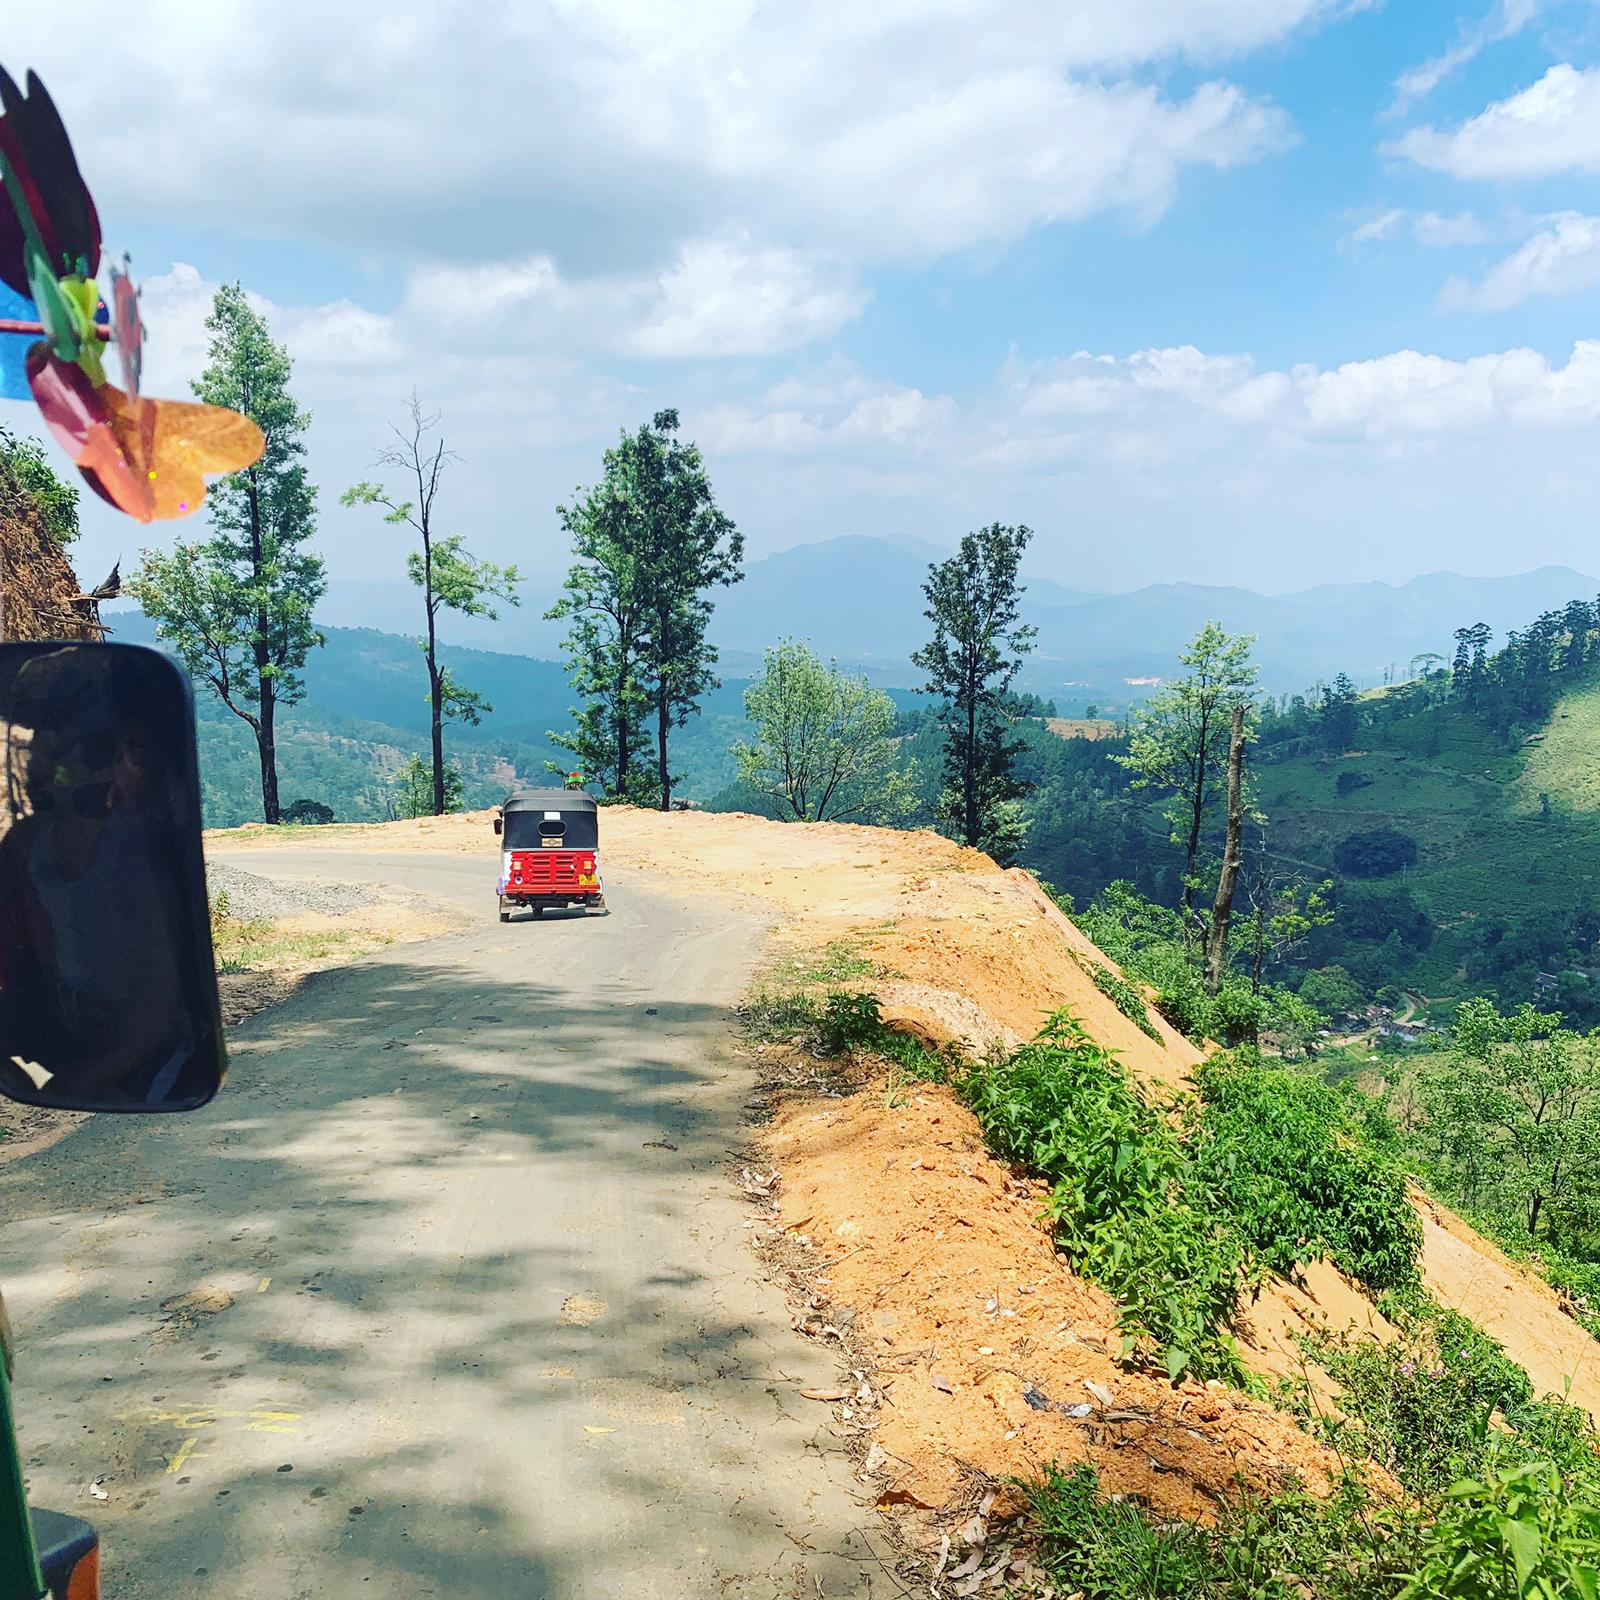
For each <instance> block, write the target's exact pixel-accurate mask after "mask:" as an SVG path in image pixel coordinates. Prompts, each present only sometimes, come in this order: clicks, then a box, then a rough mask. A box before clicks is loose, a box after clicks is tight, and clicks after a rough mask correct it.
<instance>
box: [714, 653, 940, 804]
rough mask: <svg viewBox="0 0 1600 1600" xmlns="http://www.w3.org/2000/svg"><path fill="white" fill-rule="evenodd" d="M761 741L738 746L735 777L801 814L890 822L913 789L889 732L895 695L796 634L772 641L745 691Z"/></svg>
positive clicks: (748, 712) (749, 713)
mask: <svg viewBox="0 0 1600 1600" xmlns="http://www.w3.org/2000/svg"><path fill="white" fill-rule="evenodd" d="M744 707H745V715H746V716H747V717H749V719H750V721H751V723H752V724H753V725H754V727H755V735H756V736H755V742H754V743H744V742H741V743H739V744H736V745H735V746H734V750H733V753H734V757H735V759H736V760H737V762H738V765H739V777H740V779H741V780H742V781H743V782H744V783H745V784H747V785H748V786H749V787H750V788H752V789H754V790H755V791H756V792H757V793H758V794H760V795H762V796H764V797H765V798H767V799H769V800H772V801H775V802H776V803H777V805H778V814H779V815H780V816H784V817H786V818H792V819H794V820H795V821H798V822H827V821H836V822H837V821H854V822H876V823H887V822H891V821H893V820H895V819H897V818H899V817H902V816H904V815H905V814H906V812H907V811H909V810H910V808H911V805H912V795H911V788H910V785H909V784H908V783H907V781H906V778H905V775H904V774H903V773H902V772H901V771H900V768H899V765H898V758H897V755H896V751H895V746H894V741H893V738H892V737H891V736H892V734H893V732H894V728H895V722H896V717H897V713H896V711H895V706H894V701H893V700H891V699H890V698H889V696H888V695H886V694H884V693H883V692H882V691H881V690H877V689H874V688H872V687H871V686H870V685H869V684H868V683H867V681H866V679H865V678H857V677H852V676H850V675H849V674H847V673H843V672H841V671H840V670H839V667H838V664H837V663H836V662H835V663H830V664H827V665H824V663H823V662H822V660H821V659H820V657H818V656H817V655H816V654H815V653H814V652H813V651H811V650H808V649H807V648H806V646H805V645H803V644H801V643H799V642H798V641H797V640H794V639H786V640H784V641H783V642H782V643H781V644H779V645H777V646H776V647H775V648H774V649H771V650H768V651H767V653H766V657H765V660H764V662H763V666H762V672H761V676H760V677H759V678H757V679H756V680H755V682H753V683H752V684H751V685H750V686H749V688H747V689H746V690H745V692H744Z"/></svg>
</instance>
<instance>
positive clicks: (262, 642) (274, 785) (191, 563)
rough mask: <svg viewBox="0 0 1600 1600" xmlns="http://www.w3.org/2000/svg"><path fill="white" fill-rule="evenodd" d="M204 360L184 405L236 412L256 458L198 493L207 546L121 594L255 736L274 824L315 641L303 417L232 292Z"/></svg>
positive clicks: (150, 554) (196, 545)
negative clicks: (284, 738)
mask: <svg viewBox="0 0 1600 1600" xmlns="http://www.w3.org/2000/svg"><path fill="white" fill-rule="evenodd" d="M206 329H207V331H208V332H209V333H210V335H211V349H210V358H209V360H208V361H207V363H206V367H205V370H204V371H203V372H202V373H201V375H200V380H199V382H198V383H196V384H195V386H194V392H195V394H196V395H197V396H198V397H199V398H200V399H201V400H204V401H206V402H207V403H208V404H210V405H217V406H227V407H229V408H231V409H232V410H234V411H240V412H243V413H244V415H245V416H247V417H249V418H250V419H251V420H252V421H253V422H255V423H256V425H257V426H258V427H259V428H260V429H261V432H262V434H263V436H264V437H265V439H266V448H265V449H264V450H263V451H262V453H261V457H260V459H259V460H258V461H257V462H256V463H255V465H254V466H251V467H246V468H245V470H244V471H243V472H236V473H233V474H231V475H230V476H228V477H226V478H223V479H221V480H220V481H219V482H218V483H216V484H215V485H214V486H213V487H212V488H211V489H209V490H208V491H207V493H206V506H207V509H208V511H209V514H210V518H211V528H212V535H211V537H210V538H209V539H207V540H204V541H199V542H194V541H185V540H182V539H180V540H178V541H177V542H176V543H175V544H174V545H173V548H172V552H171V554H170V555H165V554H162V553H161V552H159V551H155V550H145V551H143V552H142V556H141V565H140V569H139V571H138V573H137V574H136V575H135V577H134V579H133V581H132V582H131V584H130V585H129V587H130V589H131V591H132V593H133V594H134V595H135V597H136V598H137V599H138V601H139V604H140V606H141V607H142V608H143V610H144V613H145V615H146V616H148V617H150V618H151V619H152V620H153V621H154V622H155V624H156V629H157V632H158V634H159V635H160V637H162V638H163V639H167V640H169V641H170V642H171V643H172V644H173V646H174V647H175V648H176V649H177V652H178V655H179V657H180V658H181V659H182V661H183V663H184V665H185V666H187V667H188V669H189V671H190V672H191V673H192V674H193V675H194V676H195V677H197V678H201V679H203V680H204V681H205V682H207V683H209V684H210V685H211V687H212V688H213V689H214V690H215V691H216V693H217V696H218V698H219V699H220V700H221V701H222V703H223V704H224V705H225V706H227V708H228V709H229V710H230V711H231V712H233V714H234V715H235V716H236V717H239V718H241V719H242V720H243V721H244V722H246V723H248V724H249V726H250V730H251V732H252V733H254V735H255V740H256V750H257V753H258V755H259V758H260V763H261V811H262V815H263V816H264V817H265V818H266V820H267V821H268V822H273V823H275V822H277V821H278V819H279V814H280V810H279V804H278V765H277V717H278V711H279V709H280V708H281V707H284V706H292V705H295V704H296V703H298V702H299V700H300V699H301V698H302V697H303V696H304V694H305V681H304V678H303V677H302V671H303V669H304V667H305V663H306V657H307V656H308V655H309V654H310V653H311V651H312V650H313V649H314V648H315V647H316V646H318V645H320V644H321V643H322V642H323V640H322V635H321V634H320V633H318V632H317V629H316V626H315V624H314V622H313V620H312V612H313V610H314V609H315V607H316V604H317V602H318V601H319V600H320V599H321V598H322V594H323V591H324V589H325V588H326V587H327V580H326V578H325V577H324V574H323V564H322V557H321V556H319V555H317V554H315V553H314V552H313V551H311V550H310V549H309V548H308V545H309V542H310V539H311V536H312V534H313V533H314V531H315V529H316V521H317V493H316V489H315V488H314V487H313V485H312V484H311V482H310V480H309V478H308V477H307V475H306V469H305V465H304V461H303V457H304V455H305V432H306V429H307V428H308V427H309V426H310V423H311V417H310V415H309V414H308V413H307V412H305V411H302V410H301V409H300V408H299V406H298V405H296V404H295V401H294V399H293V397H292V396H291V395H290V393H289V379H290V377H291V375H292V370H293V369H292V365H291V363H290V360H289V354H288V351H287V350H286V349H285V348H284V347H283V346H282V345H280V344H274V343H273V340H272V335H271V332H270V330H269V329H268V327H267V321H266V318H265V317H264V316H263V315H262V314H261V313H260V312H259V311H257V310H256V309H255V308H254V307H253V306H251V304H250V302H249V300H248V299H247V298H246V296H245V293H244V290H243V289H242V288H241V287H240V286H239V285H238V284H237V283H234V284H224V285H223V286H222V287H221V288H220V289H218V290H217V293H216V298H215V299H214V300H213V301H212V305H211V315H210V316H209V317H207V318H206Z"/></svg>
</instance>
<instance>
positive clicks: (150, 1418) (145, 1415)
mask: <svg viewBox="0 0 1600 1600" xmlns="http://www.w3.org/2000/svg"><path fill="white" fill-rule="evenodd" d="M117 1421H118V1422H142V1423H144V1424H145V1425H146V1426H148V1427H157V1426H160V1425H161V1424H163V1423H168V1424H170V1425H171V1426H172V1429H173V1431H174V1432H176V1433H181V1434H190V1433H198V1432H200V1431H201V1430H202V1429H205V1428H213V1427H215V1426H216V1425H217V1424H218V1423H219V1422H237V1423H239V1424H241V1425H242V1427H243V1428H244V1431H245V1432H246V1433H293V1432H294V1431H295V1430H296V1428H297V1427H298V1426H299V1424H300V1413H299V1412H298V1411H274V1410H271V1409H269V1408H268V1407H266V1406H254V1407H252V1408H251V1409H250V1410H249V1411H215V1410H213V1409H212V1408H211V1407H210V1406H189V1407H185V1408H182V1409H179V1410H173V1411H156V1410H145V1411H123V1412H120V1413H119V1414H118V1416H117Z"/></svg>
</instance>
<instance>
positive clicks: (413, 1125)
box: [0, 850, 892, 1600]
mask: <svg viewBox="0 0 1600 1600" xmlns="http://www.w3.org/2000/svg"><path fill="white" fill-rule="evenodd" d="M232 859H233V861H234V864H236V865H239V866H242V867H245V868H246V869H248V870H250V871H253V872H259V873H264V874H270V875H273V876H283V877H295V876H315V877H321V878H327V879H338V880H345V881H358V880H371V879H374V878H378V879H382V880H383V881H387V882H393V883H399V884H403V885H405V886H407V887H413V888H416V889H417V890H419V891H420V892H422V893H425V894H428V895H432V896H435V897H440V898H448V899H452V900H456V901H458V902H459V903H460V904H462V905H463V906H466V907H470V908H471V909H472V911H473V912H474V913H475V914H476V915H477V917H478V922H477V924H476V925H475V926H473V927H472V928H471V929H470V930H468V931H466V932H464V933H460V934H455V935H451V936H449V937H446V938H444V939H440V940H436V941H433V942H431V943H428V944H424V945H410V946H405V947H400V948H396V949H394V950H391V951H387V952H385V953H383V954H381V955H379V956H376V957H373V958H371V959H369V960H367V961H365V962H362V963H360V964H359V965H357V966H355V967H352V968H349V969H346V970H345V971H343V972H340V973H337V974H329V975H324V976H322V977H319V978H317V979H315V980H313V982H312V983H311V984H310V985H308V987H307V988H306V989H305V990H304V991H302V993H301V994H300V995H299V996H297V997H296V998H295V999H293V1000H291V1001H289V1002H288V1003H286V1004H285V1005H283V1006H281V1007H279V1008H277V1009H275V1010H273V1011H269V1012H266V1013H264V1014H262V1015H261V1016H259V1017H256V1018H254V1019H252V1020H251V1021H250V1022H248V1023H246V1024H245V1025H244V1026H243V1027H241V1028H240V1029H239V1030H238V1032H237V1033H236V1034H235V1036H234V1039H233V1046H232V1062H233V1067H232V1075H231V1077H230V1080H229V1083H228V1085H227V1087H226V1088H225V1089H224V1091H223V1093H222V1095H221V1096H220V1097H219V1099H218V1100H217V1101H216V1102H215V1103H214V1104H213V1105H212V1106H211V1107H209V1108H207V1109H206V1110H205V1111H203V1112H200V1113H197V1114H195V1115H193V1116H190V1117H185V1118H173V1119H148V1120H146V1119H140V1118H104V1117H103V1118H99V1119H94V1120H92V1121H91V1122H90V1123H89V1124H88V1125H86V1126H85V1127H84V1128H83V1129H82V1130H81V1131H80V1132H78V1133H76V1134H74V1135H72V1136H71V1137H69V1138H68V1139H66V1140H64V1141H63V1142H62V1143H60V1144H58V1145H57V1146H55V1147H54V1148H53V1149H51V1150H48V1151H46V1152H43V1153H41V1154H38V1155H36V1156H33V1157H30V1158H29V1159H27V1160H26V1161H23V1162H19V1163H13V1164H11V1165H0V1217H3V1218H4V1228H3V1232H0V1281H4V1283H5V1286H6V1290H7V1295H8V1298H9V1299H10V1301H11V1305H12V1310H13V1315H14V1318H15V1320H16V1322H17V1324H18V1334H19V1337H20V1339H21V1341H22V1352H21V1354H22V1365H21V1369H20V1372H19V1387H18V1395H17V1400H18V1404H19V1407H20V1416H21V1428H22V1435H23V1448H24V1454H25V1457H26V1459H27V1460H28V1462H29V1470H30V1473H31V1474H32V1477H33V1483H34V1495H35V1498H36V1499H38V1500H39V1501H40V1502H41V1503H46V1504H57V1505H60V1506H62V1507H63V1509H76V1510H78V1511H80V1512H81V1513H84V1514H88V1515H91V1516H93V1517H94V1518H95V1519H96V1520H97V1521H99V1522H100V1523H101V1524H102V1527H103V1528H104V1530H105V1533H106V1537H107V1556H108V1567H109V1571H108V1580H107V1585H106V1592H107V1594H108V1596H112V1597H115V1600H198V1597H200V1596H205V1597H208V1600H354V1597H357V1596H359V1597H361V1600H418V1597H421V1596H428V1595H437V1596H439V1597H441V1600H444V1597H449V1600H479V1597H482V1600H538V1597H544V1596H551V1597H562V1600H567V1597H584V1600H589V1597H606V1600H622V1597H627V1600H636V1597H637V1600H644V1597H655V1596H662V1597H667V1596H670V1597H673V1600H678V1597H690V1596H693V1597H696V1600H698V1597H703V1596H722V1595H728V1596H749V1597H751V1600H766V1597H768V1596H772V1597H777V1596H790V1595H800V1594H804V1595H806V1596H815V1595H817V1594H822V1595H826V1596H830V1597H838V1596H846V1595H867V1594H870V1593H872V1592H873V1588H872V1579H873V1573H874V1567H873V1562H872V1560H871V1558H870V1555H869V1552H868V1551H867V1547H866V1545H865V1544H864V1542H863V1541H862V1539H861V1537H860V1535H859V1533H858V1531H857V1530H858V1529H860V1528H861V1527H862V1526H863V1525H864V1524H865V1520H866V1517H867V1515H868V1514H867V1513H866V1512H865V1511H864V1510H863V1509H862V1507H861V1506H860V1505H859V1504H858V1502H857V1501H856V1500H855V1498H854V1497H853V1495H852V1493H851V1486H852V1480H851V1479H850V1475H849V1469H848V1465H847V1463H846V1462H845V1460H844V1458H843V1456H842V1455H841V1453H840V1449H839V1445H838V1442H837V1441H836V1440H835V1439H834V1438H833V1437H832V1436H831V1435H830V1433H829V1432H828V1428H827V1415H826V1413H827V1408H826V1407H823V1406H819V1405H817V1404H815V1403H814V1402H808V1401H806V1400H803V1399H801V1398H799V1396H798V1392H797V1391H798V1390H799V1389H800V1388H801V1387H802V1386H805V1385H809V1384H815V1383H818V1382H826V1381H830V1380H831V1378H832V1370H831V1367H830V1365H829V1363H828V1361H827V1358H826V1357H825V1356H824V1355H823V1354H822V1353H821V1352H818V1351H816V1350H814V1349H812V1348H811V1347H809V1346H807V1345H806V1344H805V1343H804V1342H803V1341H801V1340H800V1339H799V1337H798V1335H796V1334H795V1333H793V1331H792V1330H791V1328H790V1324H789V1318H788V1314H787V1311H786V1309H785V1306H784V1303H783V1299H782V1296H781V1294H780V1292H779V1291H778V1289H777V1288H776V1287H775V1286H774V1285H772V1284H770V1283H767V1282H765V1281H764V1279H763V1275H762V1271H761V1269H760V1267H759V1265H758V1263H757V1262H756V1261H755V1258H754V1257H753V1256H752V1255H751V1253H750V1252H749V1250H748V1248H747V1247H746V1244H745V1234H744V1229H743V1226H742V1225H743V1222H744V1220H745V1218H746V1216H747V1215H748V1213H747V1211H746V1210H745V1208H744V1207H743V1206H742V1205H741V1203H740V1202H739V1201H738V1200H737V1198H736V1197H735V1195H734V1193H733V1191H732V1189H731V1186H730V1185H729V1182H728V1180H727V1177H726V1174H725V1171H724V1164H725V1162H726V1160H727V1157H728V1153H729V1150H730V1148H732V1147H734V1146H736V1145H737V1143H738V1141H739V1137H740V1122H741V1114H742V1107H743V1104H744V1101H745V1100H746V1098H747V1096H748V1093H749V1089H750V1078H749V1074H748V1070H747V1068H746V1067H745V1066H744V1065H743V1064H742V1063H741V1062H740V1061H739V1060H738V1059H737V1058H736V1057H734V1056H733V1055H732V1054H731V1052H730V1051H729V1050H728V1035H727V1029H726V1020H725V1019H726V1008H727V1006H728V1005H729V1003H730V1002H731V1001H732V1000H734V999H735V998H736V997H737V995H738V993H739V992H740V990H741V988H742V986H743V984H744V982H745V980H746V977H747V974H748V966H749V963H750V961H751V960H752V959H753V957H754V955H755V952H756V950H757V949H758V947H759V944H760V936H761V929H760V927H759V925H758V924H756V923H753V922H751V921H750V920H748V917H747V916H746V915H745V914H743V913H736V912H730V911H728V910H726V909H723V908H721V907H719V906H717V905H716V904H715V903H713V902H707V901H701V902H697V903H694V904H680V903H676V902H674V901H673V900H671V899H669V898H665V897H659V896H655V895H649V894H646V893H644V892H643V891H642V889H640V888H639V887H638V886H637V885H635V884H632V883H629V882H627V881H626V880H625V879H623V877H622V875H620V874H619V875H617V878H616V880H615V881H608V885H607V888H608V891H609V893H610V897H611V900H612V904H613V908H614V909H613V913H612V915H610V916H609V917H603V918H602V917H590V918H567V917H556V916H548V917H546V918H545V919H544V920H543V921H538V922H535V921H522V922H515V923H512V924H510V925H508V926H501V925H500V923H499V922H498V921H496V920H495V916H494V901H493V896H492V886H490V885H489V884H488V879H487V876H486V875H487V874H490V873H492V872H493V861H492V858H490V859H487V860H483V861H480V860H476V859H473V858H468V857H448V856H435V857H427V856H417V855H406V856H398V855H397V856H392V857H384V856H374V855H358V854H355V853H343V852H340V853H331V852H328V851H323V850H318V851H315V852H306V853H303V854H290V853H278V852H273V853H270V854H268V853H253V854H241V855H238V856H237V857H234V858H232ZM184 1297H187V1299H185V1298H184ZM102 1476H103V1477H104V1480H105V1482H104V1490H105V1493H106V1495H107V1498H106V1499H105V1500H104V1501H103V1502H102V1501H96V1500H93V1499H90V1498H87V1497H86V1486H87V1485H88V1484H89V1483H90V1482H91V1481H92V1480H94V1479H95V1478H97V1477H102ZM857 1487H859V1486H857ZM891 1588H892V1585H888V1586H886V1585H885V1583H884V1580H883V1578H882V1575H881V1573H879V1574H878V1577H877V1584H876V1590H877V1592H878V1593H880V1594H883V1593H888V1592H890V1589H891Z"/></svg>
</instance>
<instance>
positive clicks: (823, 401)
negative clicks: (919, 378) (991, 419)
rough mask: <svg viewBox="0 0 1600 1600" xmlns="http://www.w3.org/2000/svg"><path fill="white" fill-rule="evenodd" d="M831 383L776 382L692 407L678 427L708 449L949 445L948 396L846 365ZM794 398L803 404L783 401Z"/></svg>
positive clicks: (951, 412) (781, 451) (951, 409)
mask: <svg viewBox="0 0 1600 1600" xmlns="http://www.w3.org/2000/svg"><path fill="white" fill-rule="evenodd" d="M843 380H844V374H843V373H840V374H839V375H838V376H837V378H836V379H835V381H834V382H833V383H832V384H810V385H804V384H798V385H794V386H790V385H779V386H777V388H776V390H769V391H768V393H767V394H766V395H765V396H764V397H763V398H762V399H761V400H758V401H756V402H753V403H751V404H747V405H733V404H715V405H709V406H705V407H702V408H698V409H692V410H690V411H689V412H688V414H687V415H686V417H685V424H686V426H688V427H689V428H691V429H692V431H694V432H695V434H696V436H697V437H698V438H699V440H700V443H701V445H702V446H703V447H704V448H705V449H706V450H708V451H719V452H727V453H729V454H772V455H793V454H797V453H801V452H806V453H822V454H830V453H834V452H838V451H850V452H854V453H857V454H859V453H860V452H861V451H862V450H871V449H873V448H875V447H887V448H889V449H891V450H893V451H903V452H909V453H911V454H918V453H921V452H923V451H926V450H928V449H929V448H931V447H932V446H933V445H934V444H936V443H940V442H946V443H948V442H951V441H952V440H953V437H954V427H955V423H956V420H957V412H958V408H957V406H956V403H955V401H954V400H953V399H951V398H950V396H948V395H927V394H924V393H923V392H922V391H921V390H920V389H912V388H905V387H902V386H900V385H896V384H875V383H873V382H872V381H871V380H870V379H868V378H867V377H866V376H865V375H864V374H862V373H859V372H856V371H854V370H853V369H852V370H851V372H850V374H849V380H848V381H843ZM795 399H803V400H806V401H809V404H805V405H804V406H796V405H794V404H786V403H785V402H789V401H793V400H795Z"/></svg>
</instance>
